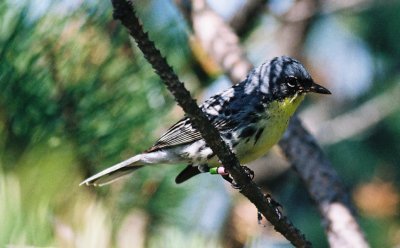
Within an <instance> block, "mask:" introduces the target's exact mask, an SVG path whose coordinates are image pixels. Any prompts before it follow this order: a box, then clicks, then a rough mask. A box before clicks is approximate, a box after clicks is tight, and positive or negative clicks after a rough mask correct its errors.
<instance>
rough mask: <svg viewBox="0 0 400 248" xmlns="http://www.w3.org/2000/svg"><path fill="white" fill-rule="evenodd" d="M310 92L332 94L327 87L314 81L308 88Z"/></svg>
mask: <svg viewBox="0 0 400 248" xmlns="http://www.w3.org/2000/svg"><path fill="white" fill-rule="evenodd" d="M308 91H309V92H315V93H318V94H329V95H330V94H332V93H331V92H330V91H329V90H328V89H327V88H325V87H322V86H321V85H319V84H316V83H314V82H313V83H312V85H311V87H310V88H309V89H308Z"/></svg>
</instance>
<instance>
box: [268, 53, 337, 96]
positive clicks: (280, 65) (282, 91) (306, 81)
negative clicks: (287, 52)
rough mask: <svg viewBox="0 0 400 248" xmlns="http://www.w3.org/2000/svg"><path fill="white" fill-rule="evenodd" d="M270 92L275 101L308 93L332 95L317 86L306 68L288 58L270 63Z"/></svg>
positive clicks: (277, 59) (276, 59) (281, 58)
mask: <svg viewBox="0 0 400 248" xmlns="http://www.w3.org/2000/svg"><path fill="white" fill-rule="evenodd" d="M267 74H268V75H266V76H268V78H269V92H271V93H272V96H273V98H274V99H284V98H292V97H294V96H298V95H302V94H305V93H308V92H314V93H319V94H331V92H330V91H329V90H328V89H326V88H324V87H322V86H321V85H319V84H316V83H315V82H314V80H313V79H312V78H311V76H310V74H309V73H308V71H307V70H306V69H305V68H304V66H303V65H302V64H301V63H300V62H298V61H297V60H295V59H292V58H290V57H287V56H282V57H276V58H274V59H272V60H271V61H270V63H269V73H267Z"/></svg>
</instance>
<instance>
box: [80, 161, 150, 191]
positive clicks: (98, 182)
mask: <svg viewBox="0 0 400 248" xmlns="http://www.w3.org/2000/svg"><path fill="white" fill-rule="evenodd" d="M141 158H142V155H141V154H139V155H136V156H133V157H131V158H129V159H127V160H125V161H122V162H121V163H118V164H116V165H113V166H111V167H110V168H107V169H105V170H103V171H101V172H99V173H97V174H96V175H94V176H91V177H89V178H87V179H86V180H85V181H83V182H81V183H80V184H79V186H81V185H83V184H86V185H93V186H103V185H106V184H109V183H112V182H114V181H115V180H117V179H119V178H121V177H123V176H126V175H128V174H130V173H132V172H133V171H135V170H137V169H139V168H141V167H142V166H143V165H144V164H146V163H143V161H141Z"/></svg>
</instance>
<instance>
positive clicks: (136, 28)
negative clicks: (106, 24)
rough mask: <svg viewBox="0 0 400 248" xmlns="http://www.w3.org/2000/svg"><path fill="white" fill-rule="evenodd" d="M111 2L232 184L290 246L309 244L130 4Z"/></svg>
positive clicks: (119, 17) (121, 0) (117, 1)
mask: <svg viewBox="0 0 400 248" xmlns="http://www.w3.org/2000/svg"><path fill="white" fill-rule="evenodd" d="M112 4H113V6H114V18H115V19H119V20H120V21H121V22H122V24H123V25H124V26H125V27H126V28H127V29H128V30H129V33H130V34H131V36H132V37H134V38H135V40H136V42H137V44H138V46H139V48H140V49H141V50H142V52H143V54H144V56H145V57H146V59H147V60H148V61H149V63H150V64H151V65H152V66H153V68H154V69H155V71H156V72H157V74H158V75H159V76H160V77H161V79H162V80H163V81H164V83H165V84H166V85H167V88H168V89H169V90H170V91H171V93H172V94H173V95H174V96H175V99H176V101H177V102H178V104H179V105H180V106H181V107H182V108H183V110H184V111H185V113H186V114H187V115H188V116H189V118H190V119H191V120H192V122H193V124H194V125H195V126H196V127H197V129H198V130H199V131H200V133H201V135H202V137H203V138H204V140H205V141H206V142H207V144H208V145H209V146H210V148H211V149H212V150H213V151H214V152H215V154H216V155H217V156H218V158H219V159H220V160H221V162H222V163H223V164H224V166H225V167H226V168H227V170H228V171H229V173H230V174H231V175H232V177H233V178H234V180H235V181H236V183H238V184H239V185H240V186H241V190H240V192H241V193H242V194H243V195H245V196H246V197H247V198H248V199H249V200H250V201H251V202H253V203H254V204H255V205H256V207H257V209H258V210H259V211H260V212H261V213H262V214H263V215H264V216H265V218H266V219H268V220H269V221H270V222H271V223H272V224H273V225H274V227H275V229H276V230H277V231H278V232H280V233H282V235H283V236H285V237H286V238H287V239H288V240H289V241H290V242H291V243H292V244H293V245H295V246H296V247H310V246H311V244H310V243H309V242H308V241H307V240H306V239H305V238H304V235H303V234H301V233H300V231H299V230H298V229H296V228H295V227H294V226H293V225H292V224H291V223H290V221H289V220H288V219H287V218H286V217H280V216H278V215H277V214H276V212H275V211H276V209H275V207H274V206H273V205H274V204H270V203H269V202H268V201H267V199H266V197H265V196H264V194H263V193H261V191H260V189H259V187H258V186H257V185H256V184H255V183H254V182H253V181H251V180H250V178H249V177H248V176H247V175H246V173H245V171H244V170H243V168H242V167H241V166H240V164H239V162H238V160H237V159H236V157H235V155H234V154H233V153H232V151H231V150H230V149H229V148H228V146H227V145H226V144H225V143H224V142H223V140H222V139H221V137H220V136H219V133H218V131H217V130H216V129H215V127H214V126H212V125H211V123H210V122H209V120H208V119H207V117H206V115H205V114H204V113H203V112H202V111H201V110H200V108H199V107H198V106H197V104H196V102H195V101H194V100H193V99H192V98H191V96H190V93H189V92H188V91H187V90H186V89H185V87H184V86H183V83H182V82H180V81H179V79H178V77H177V76H176V74H175V73H174V71H173V69H172V68H171V67H170V66H169V65H168V64H167V62H166V60H165V58H163V57H162V55H161V54H160V51H159V50H157V48H155V46H154V43H153V42H152V41H150V40H149V38H148V35H147V33H145V32H144V31H143V29H142V26H141V24H140V23H139V20H138V18H137V17H136V15H135V13H134V10H133V6H132V4H131V3H128V2H126V1H125V0H112Z"/></svg>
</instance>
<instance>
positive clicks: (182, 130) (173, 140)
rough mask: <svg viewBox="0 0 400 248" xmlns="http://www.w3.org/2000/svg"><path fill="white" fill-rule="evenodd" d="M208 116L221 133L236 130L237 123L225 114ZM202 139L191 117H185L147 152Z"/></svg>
mask: <svg viewBox="0 0 400 248" xmlns="http://www.w3.org/2000/svg"><path fill="white" fill-rule="evenodd" d="M203 110H204V109H203ZM206 113H207V110H206ZM207 116H208V117H209V119H210V121H211V123H212V124H213V125H214V126H215V127H216V128H217V129H218V130H219V131H222V130H226V129H228V128H234V126H235V125H236V124H235V123H236V122H235V121H233V120H232V119H231V118H227V117H226V116H225V115H223V114H221V115H218V116H215V117H214V116H210V115H209V114H207ZM200 139H202V137H201V134H200V132H199V131H197V130H196V129H195V128H194V127H193V125H192V122H191V121H190V119H189V117H185V118H183V119H181V120H180V121H178V122H177V123H176V124H175V125H173V126H172V127H171V128H170V129H168V131H167V132H166V133H164V134H163V135H162V136H161V137H160V139H159V140H158V141H157V142H156V143H155V144H154V145H153V146H152V147H151V148H150V149H149V150H147V151H148V152H150V151H154V150H159V149H162V148H167V147H172V146H177V145H183V144H187V143H191V142H194V141H197V140H200Z"/></svg>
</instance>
